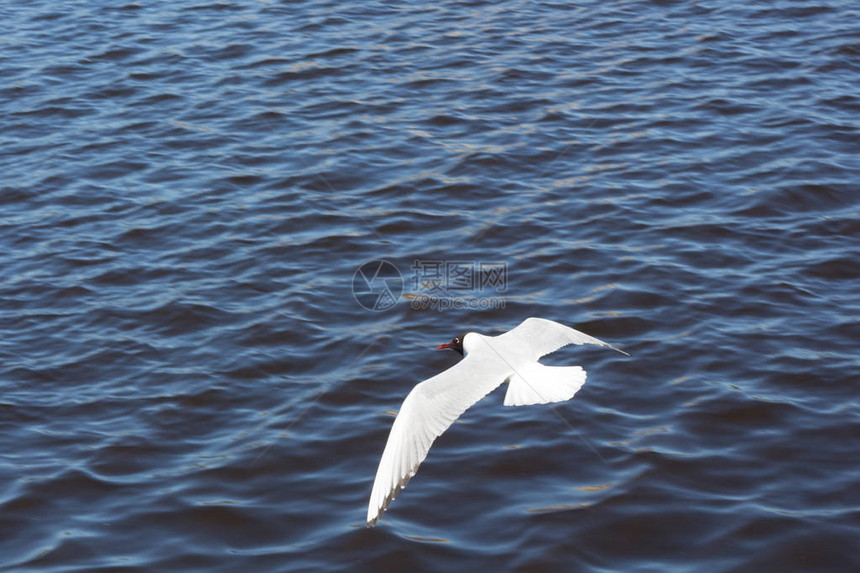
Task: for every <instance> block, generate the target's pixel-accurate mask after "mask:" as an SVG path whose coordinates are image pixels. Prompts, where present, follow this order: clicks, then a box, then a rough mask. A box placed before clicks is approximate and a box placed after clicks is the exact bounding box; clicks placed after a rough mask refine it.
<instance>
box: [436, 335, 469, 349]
mask: <svg viewBox="0 0 860 573" xmlns="http://www.w3.org/2000/svg"><path fill="white" fill-rule="evenodd" d="M465 338H466V335H465V334H464V335H462V336H455V337H454V340H452V341H451V342H449V343H447V344H440V345H439V346H437V347H436V350H442V349H443V348H450V349H451V350H456V351H457V352H459V353H460V354H463V340H464V339H465Z"/></svg>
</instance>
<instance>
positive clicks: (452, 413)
mask: <svg viewBox="0 0 860 573" xmlns="http://www.w3.org/2000/svg"><path fill="white" fill-rule="evenodd" d="M568 344H597V345H599V346H606V347H609V348H613V349H614V350H618V349H617V348H615V347H613V346H611V345H609V344H606V343H605V342H603V341H601V340H598V339H596V338H594V337H591V336H588V335H587V334H584V333H582V332H579V331H577V330H574V329H572V328H568V327H566V326H564V325H562V324H559V323H557V322H553V321H551V320H546V319H543V318H528V319H526V320H525V321H523V322H522V323H521V324H520V325H519V326H517V327H516V328H514V329H513V330H510V331H508V332H506V333H504V334H500V335H498V336H484V335H482V334H477V333H475V332H470V333H467V334H465V335H463V336H462V337H457V338H455V339H454V340H452V341H451V342H450V343H448V344H443V345H441V346H439V348H451V349H453V350H456V351H458V352H460V353H462V354H463V356H464V358H463V360H461V361H460V362H458V363H457V364H455V365H454V366H452V367H451V368H449V369H448V370H445V371H444V372H441V373H440V374H437V375H436V376H433V377H432V378H428V379H427V380H425V381H424V382H421V383H420V384H418V385H416V386H415V387H414V388H413V389H412V391H411V392H409V395H408V396H406V399H405V400H404V401H403V405H402V406H401V408H400V412H399V413H398V414H397V417H396V418H395V420H394V424H393V425H392V427H391V433H390V434H389V436H388V442H387V443H386V444H385V450H384V451H383V453H382V459H381V460H380V462H379V468H378V469H377V472H376V479H375V481H374V483H373V491H372V492H371V494H370V504H369V507H368V510H367V524H368V526H371V525H374V524H375V523H376V522H377V521H378V520H379V518H380V517H381V515H382V513H383V512H384V511H385V509H386V508H387V507H388V504H389V503H391V501H392V500H393V499H394V497H395V496H396V495H397V493H398V492H399V491H400V490H401V489H403V487H405V486H406V482H408V481H409V478H411V477H412V476H413V475H415V472H416V471H417V470H418V466H419V465H420V464H421V462H422V461H423V460H424V458H425V457H427V452H428V451H429V450H430V446H431V445H432V444H433V441H434V440H435V439H436V438H437V437H439V436H440V435H441V434H442V433H443V432H444V431H445V430H446V429H448V427H449V426H450V425H451V424H452V423H453V422H454V420H456V419H457V418H458V417H459V416H460V415H461V414H462V413H463V412H465V411H466V409H468V408H469V407H470V406H471V405H472V404H474V403H475V402H477V401H478V400H480V399H481V398H483V397H484V396H486V395H487V394H488V393H490V392H491V391H492V390H494V389H495V388H497V387H498V386H499V385H501V384H502V383H504V382H508V383H509V385H508V391H507V394H506V395H505V402H504V403H505V405H506V406H524V405H528V404H546V403H549V402H559V401H562V400H569V399H570V398H572V397H573V395H574V394H575V393H576V392H577V390H579V389H580V388H581V387H582V385H583V384H584V383H585V371H584V370H583V369H582V368H580V367H579V366H544V365H543V364H540V363H539V362H538V359H539V358H540V357H541V356H544V355H546V354H549V353H551V352H554V351H556V350H558V349H559V348H561V347H562V346H566V345H568ZM619 352H623V351H621V350H619ZM624 354H626V353H624Z"/></svg>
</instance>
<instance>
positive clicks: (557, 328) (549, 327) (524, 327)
mask: <svg viewBox="0 0 860 573" xmlns="http://www.w3.org/2000/svg"><path fill="white" fill-rule="evenodd" d="M496 338H497V339H498V340H499V341H500V342H504V343H505V344H510V345H512V346H513V347H516V348H519V349H521V350H524V351H525V352H526V353H527V354H528V355H529V357H530V358H531V359H532V360H537V359H538V358H540V357H541V356H546V355H547V354H550V353H551V352H555V351H556V350H558V349H559V348H561V347H562V346H567V345H568V344H597V345H598V346H606V347H607V348H611V349H612V350H617V351H618V352H620V353H621V354H626V355H627V356H630V355H629V354H627V353H626V352H624V351H623V350H621V349H618V348H615V347H614V346H612V345H611V344H607V343H606V342H603V341H602V340H598V339H597V338H594V337H593V336H589V335H587V334H585V333H584V332H579V331H578V330H574V329H572V328H569V327H567V326H565V325H563V324H559V323H557V322H554V321H552V320H547V319H546V318H534V317H532V318H527V319H525V320H524V321H522V323H520V325H519V326H517V327H516V328H514V329H512V330H509V331H508V332H506V333H504V334H500V335H499V336H497V337H496Z"/></svg>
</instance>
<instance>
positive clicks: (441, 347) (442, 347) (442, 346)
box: [436, 342, 451, 350]
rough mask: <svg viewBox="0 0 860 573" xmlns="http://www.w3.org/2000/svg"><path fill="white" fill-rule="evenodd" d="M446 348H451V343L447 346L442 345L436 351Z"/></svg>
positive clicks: (446, 344)
mask: <svg viewBox="0 0 860 573" xmlns="http://www.w3.org/2000/svg"><path fill="white" fill-rule="evenodd" d="M446 348H451V343H450V342H447V343H445V344H440V345H439V346H437V347H436V350H445V349H446Z"/></svg>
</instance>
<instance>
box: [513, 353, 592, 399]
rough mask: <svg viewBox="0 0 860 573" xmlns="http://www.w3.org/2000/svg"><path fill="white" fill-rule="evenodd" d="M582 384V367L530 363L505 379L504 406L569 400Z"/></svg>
mask: <svg viewBox="0 0 860 573" xmlns="http://www.w3.org/2000/svg"><path fill="white" fill-rule="evenodd" d="M583 384H585V370H583V369H582V368H581V367H579V366H544V365H543V364H540V363H534V364H529V365H528V366H526V367H524V368H521V369H518V371H517V372H515V373H514V374H512V375H511V377H510V378H509V379H508V393H507V394H505V406H527V405H529V404H548V403H550V402H562V401H564V400H570V399H571V398H573V395H574V394H576V392H577V390H579V389H580V388H582V385H583Z"/></svg>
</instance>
